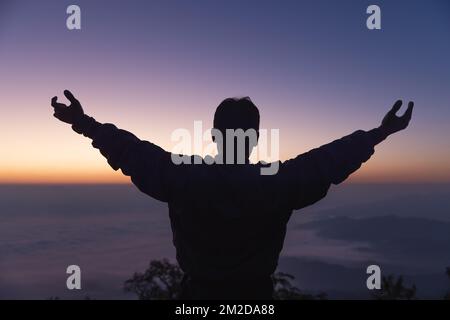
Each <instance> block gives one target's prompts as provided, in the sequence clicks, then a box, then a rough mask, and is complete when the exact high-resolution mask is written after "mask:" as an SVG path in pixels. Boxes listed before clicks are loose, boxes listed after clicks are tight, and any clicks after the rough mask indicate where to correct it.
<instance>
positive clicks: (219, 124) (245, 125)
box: [214, 97, 259, 134]
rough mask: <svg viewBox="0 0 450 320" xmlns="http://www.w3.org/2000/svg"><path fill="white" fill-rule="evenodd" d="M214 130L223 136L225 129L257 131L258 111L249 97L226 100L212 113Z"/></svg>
mask: <svg viewBox="0 0 450 320" xmlns="http://www.w3.org/2000/svg"><path fill="white" fill-rule="evenodd" d="M214 128H215V129H218V130H220V131H221V132H222V134H225V132H226V129H234V130H236V129H242V130H244V131H245V130H248V129H255V130H256V131H258V130H259V110H258V108H257V107H256V106H255V104H254V103H253V102H252V101H251V100H250V98H249V97H244V98H227V99H225V100H223V101H222V102H221V103H220V104H219V106H218V107H217V109H216V112H215V113H214Z"/></svg>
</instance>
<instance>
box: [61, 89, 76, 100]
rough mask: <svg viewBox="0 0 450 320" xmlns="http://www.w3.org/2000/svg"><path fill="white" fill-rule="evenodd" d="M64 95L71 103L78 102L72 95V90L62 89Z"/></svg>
mask: <svg viewBox="0 0 450 320" xmlns="http://www.w3.org/2000/svg"><path fill="white" fill-rule="evenodd" d="M64 95H65V96H66V98H67V99H68V100H69V101H70V102H71V103H79V102H78V100H77V99H76V98H75V97H74V96H73V94H72V92H70V91H69V90H64Z"/></svg>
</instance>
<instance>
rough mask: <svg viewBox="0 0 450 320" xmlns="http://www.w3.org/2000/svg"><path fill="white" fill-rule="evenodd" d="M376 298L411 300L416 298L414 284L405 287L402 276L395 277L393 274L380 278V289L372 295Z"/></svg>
mask: <svg viewBox="0 0 450 320" xmlns="http://www.w3.org/2000/svg"><path fill="white" fill-rule="evenodd" d="M373 296H374V298H375V299H378V300H412V299H416V285H415V284H413V285H412V287H411V288H408V287H405V286H404V284H403V277H402V276H399V277H398V278H397V279H396V278H395V277H394V276H393V275H389V276H387V277H383V278H382V279H381V289H380V290H378V291H377V292H376V293H375V294H374V295H373Z"/></svg>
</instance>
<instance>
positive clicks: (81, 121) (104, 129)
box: [51, 90, 171, 201]
mask: <svg viewBox="0 0 450 320" xmlns="http://www.w3.org/2000/svg"><path fill="white" fill-rule="evenodd" d="M64 95H65V96H66V98H67V99H68V100H69V101H70V103H71V104H70V105H69V106H67V105H65V104H62V103H58V102H57V99H58V98H57V97H53V98H52V101H51V105H52V107H53V108H54V114H53V115H54V117H55V118H57V119H59V120H61V121H63V122H65V123H68V124H71V125H72V129H73V130H74V131H75V132H77V133H79V134H83V135H84V136H86V137H89V138H91V139H92V140H93V141H92V145H93V146H94V147H95V148H97V149H99V150H100V152H101V154H102V155H103V156H104V157H105V158H106V159H107V160H108V163H109V165H110V166H111V167H112V168H113V169H114V170H118V169H122V172H123V173H124V174H125V175H127V176H130V177H131V180H132V181H133V183H134V184H135V185H136V186H137V187H138V188H139V190H141V191H142V192H144V193H146V194H148V195H150V196H151V197H153V198H155V199H158V200H161V201H167V200H168V187H167V184H168V183H167V179H166V177H167V171H168V168H169V165H170V163H171V162H170V161H171V160H170V153H168V152H166V151H164V150H163V149H162V148H160V147H158V146H157V145H154V144H152V143H150V142H148V141H142V140H140V139H138V138H137V137H136V136H135V135H133V134H132V133H130V132H128V131H125V130H121V129H118V128H117V127H116V126H114V125H113V124H109V123H106V124H101V123H99V122H97V121H96V120H95V119H94V118H92V117H89V116H87V115H86V114H85V113H84V111H83V108H82V107H81V104H80V102H79V101H78V100H77V99H76V98H75V97H74V96H73V94H72V93H71V92H70V91H68V90H65V91H64Z"/></svg>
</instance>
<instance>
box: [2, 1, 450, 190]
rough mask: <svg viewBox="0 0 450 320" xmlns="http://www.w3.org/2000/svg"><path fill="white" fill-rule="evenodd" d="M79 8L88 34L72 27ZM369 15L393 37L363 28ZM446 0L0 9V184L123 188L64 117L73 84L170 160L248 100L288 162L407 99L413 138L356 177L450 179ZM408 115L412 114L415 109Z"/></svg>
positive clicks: (103, 116) (105, 118)
mask: <svg viewBox="0 0 450 320" xmlns="http://www.w3.org/2000/svg"><path fill="white" fill-rule="evenodd" d="M70 4H78V5H79V6H80V7H81V11H82V30H80V31H69V30H67V28H66V25H65V20H66V17H67V14H66V13H65V11H66V8H67V6H68V5H70ZM370 4H378V5H379V6H380V7H381V11H382V30H375V31H369V30H368V29H367V28H366V25H365V23H366V18H367V14H366V13H365V11H366V8H367V6H368V5H370ZM449 31H450V3H449V2H448V1H445V0H442V1H425V0H424V1H356V0H355V1H350V0H348V1H339V2H338V1H317V0H315V1H256V0H255V1H253V0H252V1H251V0H247V1H99V0H97V1H61V0H58V1H56V0H55V1H20V0H19V1H5V0H0V66H1V67H0V110H1V115H0V128H1V135H0V183H37V182H68V183H75V182H124V181H128V179H127V178H123V177H122V176H121V174H120V173H117V172H114V171H113V170H112V169H110V167H109V166H108V165H107V164H106V161H105V160H104V158H103V157H102V156H101V155H100V154H99V153H98V151H97V150H95V149H93V148H92V147H91V146H90V141H89V140H88V139H86V138H83V137H81V136H79V135H77V134H75V133H74V132H72V131H71V129H70V127H69V126H67V125H65V124H63V123H61V122H58V121H57V120H56V119H54V118H53V117H52V108H51V107H50V98H51V97H52V96H54V95H58V96H59V98H60V100H64V98H63V94H62V91H63V90H64V89H66V88H68V89H70V90H72V92H73V93H74V94H75V95H76V96H77V97H78V99H79V100H80V101H81V103H82V104H83V107H84V109H85V112H86V113H88V114H89V115H92V116H94V117H96V119H97V120H98V121H101V122H112V123H114V124H116V125H117V126H119V127H121V128H123V129H127V130H129V131H132V132H133V133H135V134H136V135H138V136H139V137H140V138H143V139H147V140H150V141H152V142H154V143H157V144H159V145H161V146H162V147H164V148H166V149H167V150H170V149H171V148H172V147H173V146H174V145H175V143H174V142H171V141H170V134H171V132H172V131H173V130H175V129H177V128H188V129H192V128H193V121H194V120H203V121H204V123H205V125H211V124H212V116H213V113H214V110H215V107H216V106H217V105H218V104H219V103H220V101H221V100H223V99H224V98H226V97H229V96H250V97H251V98H252V100H253V101H254V102H255V103H256V104H257V106H258V107H259V108H260V112H261V117H262V118H261V121H262V123H261V127H263V128H268V129H270V128H279V129H280V138H281V146H280V157H281V159H283V160H284V159H288V158H290V157H293V156H295V155H297V154H299V153H302V152H305V151H307V150H309V149H311V148H313V147H316V146H319V145H321V144H324V143H327V142H329V141H331V140H334V139H336V138H340V137H341V136H343V135H346V134H348V133H351V132H353V131H354V130H357V129H364V130H369V129H371V128H373V127H375V126H378V125H379V122H380V121H381V119H382V117H383V115H384V113H385V112H386V111H388V109H389V108H390V107H391V106H392V104H393V103H394V101H395V100H396V99H398V98H401V99H405V100H414V101H415V102H416V109H415V114H414V116H413V120H412V123H411V127H410V128H409V129H408V130H407V131H405V132H402V133H400V134H398V135H396V136H394V137H392V138H390V139H389V141H388V142H385V143H384V144H383V145H380V146H378V147H377V152H376V155H375V156H374V157H373V158H372V159H371V160H370V162H369V163H367V164H366V165H364V167H363V168H362V170H360V171H359V172H358V173H357V174H355V175H354V176H353V177H352V181H365V182H387V181H389V182H391V181H402V182H404V181H411V182H417V181H421V182H449V181H450V140H449V137H450V125H449V121H450V106H449V101H450V99H449V98H450V58H449V57H450V36H449V35H450V32H449ZM402 111H403V109H402Z"/></svg>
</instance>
